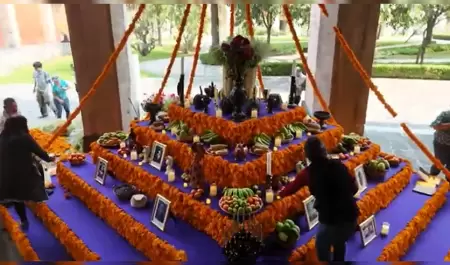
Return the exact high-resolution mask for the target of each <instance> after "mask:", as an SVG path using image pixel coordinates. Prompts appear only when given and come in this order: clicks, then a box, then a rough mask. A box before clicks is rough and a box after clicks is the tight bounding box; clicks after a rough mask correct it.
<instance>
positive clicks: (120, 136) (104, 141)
mask: <svg viewBox="0 0 450 265" xmlns="http://www.w3.org/2000/svg"><path fill="white" fill-rule="evenodd" d="M127 138H128V135H127V134H126V133H125V132H122V131H117V132H109V133H104V134H103V135H102V136H100V138H98V140H97V143H98V144H99V145H101V146H103V147H117V146H119V145H120V143H121V142H123V141H125V140H126V139H127Z"/></svg>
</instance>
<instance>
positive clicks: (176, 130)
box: [170, 127, 178, 134]
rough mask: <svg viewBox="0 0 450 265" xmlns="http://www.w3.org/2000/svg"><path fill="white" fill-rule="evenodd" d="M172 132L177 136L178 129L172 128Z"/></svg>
mask: <svg viewBox="0 0 450 265" xmlns="http://www.w3.org/2000/svg"><path fill="white" fill-rule="evenodd" d="M170 132H171V133H172V134H177V132H178V129H177V128H176V127H172V129H170Z"/></svg>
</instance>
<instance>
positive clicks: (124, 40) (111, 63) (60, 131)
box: [44, 4, 145, 149]
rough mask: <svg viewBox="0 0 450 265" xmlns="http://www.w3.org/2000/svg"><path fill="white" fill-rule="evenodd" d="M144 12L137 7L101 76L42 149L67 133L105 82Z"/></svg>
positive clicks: (140, 6) (141, 8) (142, 5)
mask: <svg viewBox="0 0 450 265" xmlns="http://www.w3.org/2000/svg"><path fill="white" fill-rule="evenodd" d="M144 10H145V5H144V4H141V5H139V9H138V11H137V12H136V14H135V15H134V17H133V20H132V21H131V23H130V25H129V26H128V29H127V30H126V31H125V34H124V35H123V37H122V39H121V40H120V42H119V44H118V45H117V47H116V49H115V50H114V52H113V53H112V54H111V56H110V57H109V59H108V62H107V63H106V65H105V66H104V67H103V70H102V72H101V74H100V75H99V76H98V77H97V79H96V80H95V82H94V84H92V87H91V88H90V89H89V91H88V92H87V93H86V95H84V97H83V98H82V99H81V100H80V103H79V106H78V107H76V108H75V109H74V110H73V112H72V113H70V115H69V117H68V118H67V121H66V122H65V123H64V124H63V125H61V126H60V127H58V129H57V130H56V131H55V132H54V133H53V136H52V138H51V139H50V140H49V141H48V143H47V144H46V145H45V146H44V149H48V148H49V147H50V146H51V145H52V143H53V142H54V141H55V140H56V139H57V138H58V136H61V135H62V134H63V133H64V132H65V131H67V128H68V127H69V126H70V124H71V123H72V121H73V120H74V119H75V118H76V117H77V116H78V114H80V112H81V109H82V108H83V107H84V105H85V104H86V101H87V100H88V99H89V98H91V96H92V95H93V94H94V93H95V92H96V91H97V88H98V87H99V86H100V84H101V83H102V82H103V80H105V78H106V75H107V74H108V72H109V69H111V67H113V66H114V64H115V63H116V61H117V57H119V54H120V52H121V51H122V50H123V48H124V47H125V45H126V44H127V41H128V38H129V37H130V35H131V33H133V31H134V28H135V27H136V23H137V21H138V20H139V18H140V17H141V15H142V13H143V12H144Z"/></svg>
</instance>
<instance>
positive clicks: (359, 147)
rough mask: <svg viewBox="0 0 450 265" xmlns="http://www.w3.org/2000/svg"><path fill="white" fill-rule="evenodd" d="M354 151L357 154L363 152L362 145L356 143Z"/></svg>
mask: <svg viewBox="0 0 450 265" xmlns="http://www.w3.org/2000/svg"><path fill="white" fill-rule="evenodd" d="M353 152H354V153H355V154H359V153H361V146H359V145H355V147H354V148H353Z"/></svg>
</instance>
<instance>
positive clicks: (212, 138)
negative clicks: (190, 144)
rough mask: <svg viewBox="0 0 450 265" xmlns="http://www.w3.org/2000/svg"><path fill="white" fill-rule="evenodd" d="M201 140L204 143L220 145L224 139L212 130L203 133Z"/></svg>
mask: <svg viewBox="0 0 450 265" xmlns="http://www.w3.org/2000/svg"><path fill="white" fill-rule="evenodd" d="M200 139H201V140H202V142H204V143H207V144H211V145H215V144H220V143H222V142H223V141H222V138H220V136H219V135H218V134H216V133H215V132H213V131H212V130H206V131H205V132H203V134H202V135H201V136H200Z"/></svg>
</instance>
